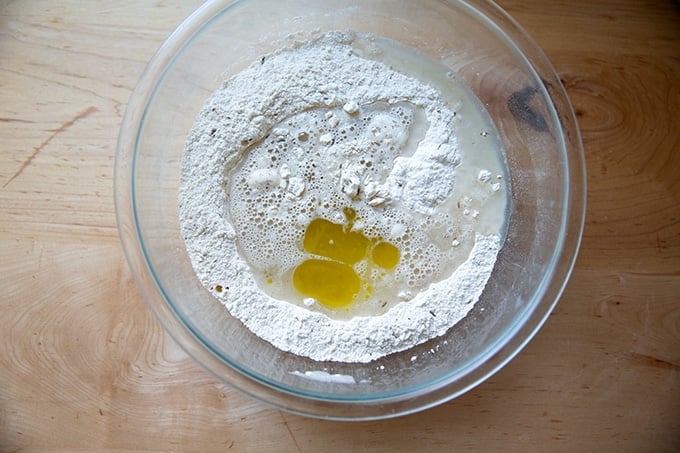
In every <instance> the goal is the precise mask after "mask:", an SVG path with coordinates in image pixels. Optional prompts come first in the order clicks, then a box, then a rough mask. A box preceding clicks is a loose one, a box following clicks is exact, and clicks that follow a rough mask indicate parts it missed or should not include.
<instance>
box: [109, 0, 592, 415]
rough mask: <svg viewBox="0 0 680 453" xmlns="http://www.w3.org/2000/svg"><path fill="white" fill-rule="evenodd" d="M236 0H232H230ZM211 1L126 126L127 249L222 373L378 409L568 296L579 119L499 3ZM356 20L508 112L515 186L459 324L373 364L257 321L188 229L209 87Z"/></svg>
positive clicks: (143, 284) (288, 393)
mask: <svg viewBox="0 0 680 453" xmlns="http://www.w3.org/2000/svg"><path fill="white" fill-rule="evenodd" d="M222 3H223V2H222ZM355 3H356V2H350V1H333V2H330V1H329V2H322V1H301V0H300V1H295V0H293V1H290V0H289V1H286V2H278V1H242V2H235V3H232V4H228V5H226V6H224V5H222V4H221V3H220V2H212V3H208V4H206V5H205V6H203V7H202V8H201V9H199V10H198V11H197V12H196V13H194V15H192V16H191V17H189V18H188V19H187V20H186V21H185V22H184V23H183V24H182V25H181V26H180V27H179V28H178V29H177V30H176V31H175V32H174V34H173V35H171V36H170V38H168V40H167V41H166V43H165V44H164V45H163V47H162V48H161V49H160V50H159V52H158V53H157V55H156V56H155V57H154V59H153V60H152V61H151V63H150V64H149V67H148V68H147V70H146V72H145V74H144V75H143V76H142V79H141V80H140V83H139V85H138V87H137V89H136V90H135V92H134V94H133V96H132V98H131V100H130V104H129V106H128V110H127V111H126V115H125V118H124V121H123V125H122V128H121V133H120V139H119V149H118V155H117V162H116V203H117V214H118V222H119V229H120V234H121V239H122V242H123V245H124V248H125V251H126V256H127V258H128V261H129V263H130V266H131V269H132V271H133V274H134V275H135V278H136V280H137V283H138V286H139V288H140V290H141V291H142V293H143V295H144V298H145V299H146V300H147V302H148V303H149V305H150V306H151V308H152V310H153V311H154V313H155V314H156V315H157V317H158V318H159V320H160V321H161V323H162V324H163V325H164V327H165V328H166V329H167V330H168V332H169V333H170V334H171V335H172V336H173V338H175V339H176V340H177V341H178V342H179V343H180V344H181V345H182V346H183V347H184V348H185V349H186V350H187V351H188V352H189V354H190V355H192V356H193V357H194V358H195V359H196V360H197V361H198V362H200V363H201V364H203V365H204V366H205V367H206V368H207V369H209V370H210V371H211V372H213V373H214V374H215V375H217V376H218V377H219V378H221V379H223V380H225V381H226V382H228V383H230V384H232V385H234V386H236V387H237V388H239V389H241V390H243V391H244V392H246V393H248V394H250V395H252V396H255V397H257V398H259V399H261V400H263V401H266V402H268V403H270V404H274V405H276V406H278V407H281V408H284V409H287V410H290V411H293V412H298V413H303V414H307V415H314V416H318V417H326V418H340V419H370V418H381V417H387V416H393V415H398V414H403V413H408V412H412V411H415V410H419V409H423V408H426V407H429V406H431V405H434V404H437V403H440V402H442V401H445V400H447V399H450V398H453V397H455V396H457V395H459V394H461V393H463V392H465V391H466V390H468V389H469V388H471V387H473V386H475V385H477V384H478V383H480V382H481V381H483V380H484V379H485V378H487V377H488V376H490V375H491V374H492V373H493V372H495V371H496V370H497V369H499V368H500V367H501V366H502V365H503V364H505V363H506V362H507V361H508V360H510V359H511V358H512V357H513V356H514V355H515V354H516V353H517V352H518V351H519V350H520V349H521V347H522V346H523V345H524V344H525V343H526V342H527V341H528V340H529V339H530V338H531V337H532V336H533V334H534V333H535V332H536V330H537V329H538V328H539V327H540V325H541V324H542V323H543V321H544V320H545V318H546V317H547V315H548V314H549V313H550V311H551V309H552V307H553V306H554V304H555V303H556V301H557V299H558V297H559V295H560V293H561V291H562V289H563V287H564V285H565V284H566V281H567V278H568V275H569V273H570V271H571V268H572V266H573V262H574V259H575V256H576V252H577V249H578V244H579V241H580V236H581V231H582V227H583V215H584V214H583V213H584V204H585V201H584V198H585V174H584V167H583V155H582V149H581V143H580V136H579V133H578V128H577V126H576V122H575V119H574V116H573V112H572V110H571V107H570V105H569V101H568V99H567V97H566V94H565V92H564V90H563V88H562V86H561V84H560V81H559V79H558V78H557V76H556V75H555V73H554V71H553V69H552V67H551V66H550V64H549V62H548V61H547V59H546V58H545V56H544V55H543V53H542V52H541V51H540V50H539V49H538V48H537V47H536V46H535V45H534V44H533V43H532V42H531V41H530V39H529V38H528V37H527V35H526V34H525V33H524V32H522V31H521V29H520V28H519V27H518V26H517V25H516V24H515V23H514V22H513V21H512V20H511V19H510V18H509V17H508V16H506V15H505V14H504V13H503V12H502V11H501V10H500V9H498V8H497V7H496V6H494V5H493V4H492V3H490V2H469V3H468V2H456V1H449V2H443V1H436V0H421V1H417V2H414V1H410V0H408V1H407V0H398V1H393V0H391V1H377V0H375V1H363V2H361V3H360V4H359V5H357V4H355ZM339 29H351V30H355V31H359V32H369V33H375V34H379V35H382V36H385V37H388V38H392V39H395V40H398V41H401V42H402V43H404V44H407V45H410V46H412V47H415V48H417V49H419V50H420V51H421V52H422V53H424V54H426V55H428V56H430V57H431V58H432V59H434V60H436V61H438V62H440V63H441V64H442V65H445V66H447V67H449V68H450V69H451V70H453V71H455V72H456V74H457V75H458V77H459V78H460V79H462V80H464V81H465V83H466V84H467V85H468V87H469V88H470V89H471V90H472V91H473V92H474V93H475V94H476V96H477V97H478V98H479V99H480V101H481V103H482V104H483V105H484V106H485V108H486V109H487V111H488V113H489V114H490V115H491V117H492V119H493V120H494V122H495V124H496V127H497V129H498V131H499V133H500V136H501V139H502V142H503V145H504V147H505V150H506V159H507V165H508V169H509V175H508V176H509V179H510V185H511V188H512V200H511V203H510V210H509V218H508V230H507V237H506V240H505V243H504V246H503V248H502V250H501V252H500V254H499V257H498V261H497V264H496V267H495V269H494V272H493V274H492V276H491V278H490V280H489V283H488V285H487V287H486V289H485V291H484V293H483V295H482V297H481V299H480V300H479V302H478V303H477V304H476V305H475V307H474V308H473V310H472V311H471V312H470V313H469V314H468V316H467V317H466V318H464V320H462V321H461V322H460V323H459V324H458V325H456V327H455V328H453V329H451V330H450V331H449V332H448V333H447V334H446V335H445V336H443V337H440V338H437V339H434V340H431V341H429V342H427V343H425V344H423V345H420V346H418V347H415V348H413V349H411V350H408V351H405V352H402V353H398V354H394V355H391V356H388V357H386V358H383V359H379V360H377V361H374V362H371V363H369V364H342V363H320V362H316V361H313V360H309V359H306V358H303V357H298V356H295V355H292V354H288V353H284V352H281V351H280V350H278V349H276V348H274V347H273V346H271V345H270V344H269V343H266V342H264V341H262V340H260V339H259V338H258V337H256V336H255V335H253V334H252V333H250V332H249V331H248V330H247V329H246V328H245V327H244V326H243V325H242V324H241V323H240V322H239V321H238V320H236V319H234V318H232V317H231V316H230V315H229V314H228V312H227V311H226V309H225V308H224V307H223V306H222V305H221V304H220V303H219V302H218V301H217V300H216V299H215V298H213V297H212V295H211V294H210V293H209V292H208V291H207V290H206V289H204V288H203V287H202V286H201V284H200V283H199V281H198V279H197V278H196V276H195V275H194V271H193V269H192V267H191V263H190V261H189V258H188V255H187V253H186V250H185V248H184V243H183V240H182V238H181V237H180V234H179V231H180V229H179V223H178V222H179V220H178V205H177V197H178V189H179V181H180V162H181V157H182V153H183V150H184V141H185V138H186V136H187V134H188V132H189V130H190V128H191V126H192V124H193V122H194V120H195V118H196V115H197V114H198V112H199V110H200V108H201V107H202V105H203V103H204V102H205V101H206V99H207V98H208V96H209V95H210V94H211V93H212V92H213V91H214V90H215V89H217V88H218V87H219V86H220V84H221V82H222V81H223V80H225V79H227V78H229V77H230V76H231V75H233V74H235V73H237V72H238V71H240V70H242V69H243V68H245V67H246V66H248V65H249V64H250V63H251V62H253V61H256V60H258V59H259V58H260V57H261V56H262V55H265V54H267V53H270V52H272V51H274V50H276V49H278V48H281V47H283V46H285V45H287V44H289V43H290V42H292V40H295V39H304V38H305V37H309V36H310V35H311V34H314V33H320V32H324V31H328V30H339Z"/></svg>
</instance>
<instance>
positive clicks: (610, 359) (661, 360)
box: [0, 0, 680, 452]
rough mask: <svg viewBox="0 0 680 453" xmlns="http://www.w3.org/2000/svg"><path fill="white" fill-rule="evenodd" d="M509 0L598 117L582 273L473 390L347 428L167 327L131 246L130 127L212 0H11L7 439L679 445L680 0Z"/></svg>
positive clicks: (30, 442) (0, 74)
mask: <svg viewBox="0 0 680 453" xmlns="http://www.w3.org/2000/svg"><path fill="white" fill-rule="evenodd" d="M500 3H501V6H503V7H504V8H505V9H506V10H507V11H508V12H509V13H510V14H511V15H513V16H514V17H515V18H516V19H517V20H518V22H519V23H520V24H521V25H522V26H523V27H524V28H525V29H526V30H527V31H528V32H529V34H530V35H532V37H533V38H534V39H535V40H536V41H537V42H538V44H539V45H540V46H541V47H542V48H543V49H544V50H545V52H546V53H547V55H548V57H549V58H550V59H551V61H552V62H553V64H554V66H555V68H556V70H557V72H558V74H559V75H560V77H561V79H562V80H563V83H564V85H565V87H566V89H567V91H568V93H569V96H570V98H571V100H572V102H573V105H574V108H575V111H576V114H577V117H578V121H579V124H580V127H581V131H582V134H583V142H584V148H585V155H586V160H587V170H588V209H587V219H586V226H585V233H584V236H583V244H582V248H581V251H580V254H579V258H578V261H577V263H576V267H575V269H574V272H573V275H572V278H571V280H570V282H569V284H568V286H567V288H566V291H565V293H564V295H563V297H562V298H561V301H560V303H559V304H558V306H557V308H556V310H555V311H554V313H553V314H552V315H551V316H550V317H549V319H548V321H547V323H546V324H545V326H544V327H543V329H542V330H541V331H540V333H539V334H538V335H537V336H536V337H535V338H534V339H533V340H532V341H531V342H530V343H529V345H528V346H527V347H526V348H525V349H524V350H523V351H522V352H521V353H520V354H519V356H518V357H517V358H516V359H514V360H513V361H512V362H511V363H510V364H508V365H507V366H506V367H505V368H504V369H502V370H501V371H500V372H498V373H497V374H496V375H494V376H493V377H492V378H490V379H489V380H488V381H486V382H485V383H483V384H481V385H480V386H478V387H477V388H475V389H474V390H472V391H470V392H469V393H467V394H465V395H464V396H462V397H459V398H458V399H456V400H454V401H451V402H449V403H446V404H443V405H441V406H439V407H436V408H434V409H431V410H428V411H425V412H422V413H419V414H416V415H412V416H407V417H401V418H396V419H392V420H386V421H377V422H366V423H340V422H329V421H321V420H313V419H307V418H303V417H299V416H295V415H291V414H287V413H283V412H281V411H278V410H274V409H270V408H268V407H266V406H264V405H262V404H260V403H258V402H256V401H253V400H251V399H249V398H247V397H246V396H243V395H242V394H240V393H238V392H236V391H234V390H232V389H230V388H229V387H228V386H226V385H224V384H221V383H219V382H217V381H216V380H215V379H214V378H213V377H212V376H211V375H210V374H208V373H207V372H206V371H204V370H203V369H202V368H201V367H199V366H198V365H196V364H195V363H194V362H193V361H192V360H191V359H190V358H189V357H188V356H187V355H186V354H185V353H184V352H183V351H182V350H181V349H179V347H178V346H176V345H175V344H174V342H173V341H172V340H171V339H170V337H169V336H168V335H167V334H165V333H164V331H163V330H162V329H161V327H160V326H159V325H158V323H157V322H156V321H155V319H154V318H153V317H152V315H151V314H150V312H149V311H148V309H147V307H146V305H145V303H144V301H143V300H142V298H141V296H140V294H139V292H138V291H137V289H136V288H135V285H134V282H133V281H132V277H131V275H130V272H129V270H128V267H127V265H126V262H125V260H124V257H123V254H122V249H121V246H120V243H119V239H118V235H117V232H116V224H115V213H114V205H113V198H112V178H113V161H114V153H115V146H116V136H117V132H118V127H119V124H120V121H121V117H122V114H123V111H124V109H125V105H126V102H127V100H128V98H129V96H130V93H131V91H132V89H133V87H134V85H135V82H136V80H137V78H138V77H139V75H140V73H141V71H142V70H143V68H144V67H145V64H146V63H147V61H148V60H149V58H150V57H151V56H152V54H153V52H154V51H155V50H156V49H157V48H158V47H159V46H160V44H161V43H162V41H163V40H164V39H165V38H166V37H167V35H168V34H169V33H170V31H171V30H172V29H173V28H174V27H176V26H177V24H178V23H179V22H180V21H181V20H182V19H183V18H184V17H185V16H186V15H188V14H189V13H190V12H191V11H192V10H193V9H194V8H195V7H197V6H198V4H199V2H198V1H196V0H193V1H180V0H174V1H163V2H159V1H151V0H148V1H137V0H135V1H129V0H126V1H117V2H104V1H91V2H90V1H88V2H84V1H77V0H68V1H67V0H63V1H59V2H55V1H52V2H50V1H38V0H31V1H30V2H29V1H3V2H1V3H0V140H1V143H2V151H1V153H0V256H1V257H2V259H1V260H0V306H1V308H2V312H1V313H2V314H1V316H0V344H1V345H2V346H0V382H1V384H0V451H3V452H5V451H9V452H11V451H27V450H49V451H55V452H56V451H113V450H124V451H159V452H160V451H225V450H232V451H268V450H271V451H303V452H306V451H309V452H312V451H321V450H322V449H323V450H329V451H373V450H375V451H382V450H386V451H388V450H389V451H412V450H413V451H416V450H424V451H451V450H454V449H471V450H480V451H489V450H496V449H500V448H503V449H504V450H506V451H515V450H517V451H519V450H521V451H526V450H529V451H536V450H547V451H594V450H596V449H601V450H603V451H680V380H679V379H678V378H679V373H678V371H679V370H680V120H679V119H678V118H680V5H679V4H678V3H677V2H673V1H670V0H667V1H655V2H651V1H650V2H640V1H638V0H608V1H604V0H600V1H590V2H582V1H581V0H572V1H543V0H503V1H501V2H500Z"/></svg>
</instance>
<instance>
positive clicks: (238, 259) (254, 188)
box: [179, 33, 502, 362]
mask: <svg viewBox="0 0 680 453" xmlns="http://www.w3.org/2000/svg"><path fill="white" fill-rule="evenodd" d="M360 54H365V55H369V56H370V55H372V56H376V55H379V54H380V50H379V46H377V45H376V43H375V41H374V40H373V38H370V37H365V36H363V37H357V36H356V35H354V34H352V33H329V34H326V35H324V36H322V37H321V38H320V39H318V40H316V41H313V42H310V43H305V44H298V45H297V46H295V48H293V49H288V50H284V51H281V52H278V53H276V54H273V55H269V56H267V57H266V58H263V59H262V60H261V61H259V62H257V63H256V64H253V65H252V66H251V67H249V68H248V69H246V70H244V71H243V72H241V73H239V74H237V75H236V76H234V77H233V78H232V79H230V80H229V81H227V82H225V84H224V85H223V86H222V88H221V89H219V90H218V91H217V92H215V93H214V95H213V96H212V97H211V98H210V100H209V101H208V102H207V103H206V105H205V107H204V108H203V110H202V111H201V113H200V114H199V116H198V118H197V120H196V123H195V125H194V127H193V129H192V131H191V133H190V135H189V137H188V139H187V144H186V151H185V156H184V160H183V163H182V165H183V167H182V168H183V173H182V183H181V190H180V198H179V203H180V223H181V229H182V235H183V237H184V240H185V243H186V247H187V250H188V252H189V255H190V257H191V260H192V264H193V266H194V269H195V271H196V274H197V276H198V278H199V279H200V281H201V282H202V283H203V285H205V286H206V288H208V289H209V290H210V291H211V292H212V293H213V294H214V295H215V297H217V298H218V299H219V300H220V301H221V302H222V303H223V304H224V305H225V306H226V307H227V308H228V310H229V312H230V313H231V314H232V315H233V316H234V317H236V318H238V319H239V320H241V321H242V322H243V324H244V325H245V326H246V327H247V328H248V329H250V330H251V331H252V332H253V333H255V334H256V335H258V336H260V337H261V338H263V339H265V340H267V341H269V342H270V343H271V344H273V345H274V346H276V347H278V348H279V349H282V350H285V351H290V352H292V353H295V354H298V355H302V356H306V357H310V358H312V359H315V360H324V361H325V360H331V361H345V362H368V361H371V360H374V359H376V358H378V357H382V356H384V355H387V354H390V353H394V352H398V351H402V350H405V349H409V348H411V347H413V346H415V345H417V344H420V343H422V342H425V341H427V340H429V339H432V338H434V337H437V336H440V335H443V334H444V333H445V332H446V331H447V330H448V329H449V328H451V327H452V326H453V325H454V324H455V323H456V322H458V321H459V320H460V319H462V318H463V317H464V316H465V315H466V314H467V312H468V311H469V310H470V309H471V308H472V306H473V305H474V303H475V302H476V301H477V300H478V298H479V296H480V295H481V292H482V290H483V289H484V287H485V285H486V282H487V280H488V278H489V276H490V274H491V271H492V268H493V265H494V262H495V260H496V255H497V253H498V250H499V247H500V244H499V237H498V231H499V230H500V226H499V225H495V228H493V227H492V228H487V227H483V226H482V225H483V224H482V223H481V220H480V219H484V218H485V217H484V211H483V210H484V201H485V200H486V199H489V200H492V199H494V198H493V197H496V198H498V197H501V196H502V195H499V194H498V192H499V188H501V186H500V181H501V176H499V175H496V176H493V175H492V174H491V172H489V171H488V170H486V169H480V168H476V170H475V173H474V176H473V177H472V178H468V179H471V180H474V184H476V186H475V191H476V192H475V196H474V197H470V196H468V195H465V194H464V193H461V192H460V188H459V187H458V186H459V185H460V184H459V176H458V174H457V172H459V171H460V168H462V167H464V164H465V162H464V159H461V152H459V151H460V150H459V148H460V146H459V143H458V142H457V137H456V134H455V133H454V131H455V128H456V127H457V126H455V124H457V123H456V122H458V121H460V118H459V117H460V115H458V117H456V113H454V110H452V109H451V105H450V104H451V103H450V102H448V101H446V100H444V99H443V98H442V97H441V95H440V94H439V92H438V91H437V90H435V89H434V88H432V87H431V86H429V85H426V84H423V83H422V82H420V81H419V80H417V79H415V78H412V77H408V76H405V75H403V74H401V73H399V72H396V71H394V70H392V69H391V68H390V67H388V66H387V65H385V64H383V63H381V62H379V61H375V60H373V59H369V58H364V57H362V56H360ZM484 136H486V132H485V133H484ZM461 160H462V161H463V162H461ZM460 178H462V179H460V181H463V180H465V178H464V177H460ZM469 184H472V183H469ZM346 207H351V208H352V209H354V210H356V213H357V219H358V220H357V222H356V223H355V224H354V225H353V229H356V230H360V231H362V232H363V233H364V234H365V235H366V236H369V237H371V238H374V240H378V239H380V240H388V241H391V243H393V244H395V245H396V246H397V247H398V248H399V250H400V252H401V259H400V262H399V264H398V265H397V266H396V267H395V269H394V270H393V271H392V272H384V271H380V272H378V271H376V270H375V269H373V270H372V269H369V268H367V265H366V264H365V263H364V262H363V261H362V262H361V263H359V264H357V265H356V266H355V270H356V272H357V274H359V275H364V276H368V277H367V278H368V279H369V282H370V284H371V285H372V286H371V291H373V292H372V293H371V294H372V296H371V297H367V299H369V300H368V301H366V302H365V303H356V304H354V305H355V306H353V307H351V308H348V309H347V310H338V311H335V310H331V309H328V308H326V307H324V306H322V304H319V303H317V302H316V301H315V300H313V299H310V298H309V297H304V296H302V295H300V294H297V293H296V292H295V290H294V289H292V287H291V284H290V279H291V277H290V275H291V272H292V269H293V268H294V267H295V265H296V264H298V263H300V262H301V261H302V260H304V259H305V256H306V255H308V254H306V253H305V251H304V250H302V248H301V246H300V243H301V241H302V237H303V235H304V234H305V227H306V225H308V224H309V222H310V221H311V220H312V219H314V218H324V219H327V220H329V221H332V222H337V223H342V221H343V215H342V212H343V211H342V210H343V208H346ZM480 212H481V213H482V216H481V217H480ZM491 223H492V224H493V222H491ZM433 238H435V239H433ZM433 241H434V242H433ZM362 266H363V267H362ZM454 269H455V271H453V270H454ZM452 271H453V272H452Z"/></svg>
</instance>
